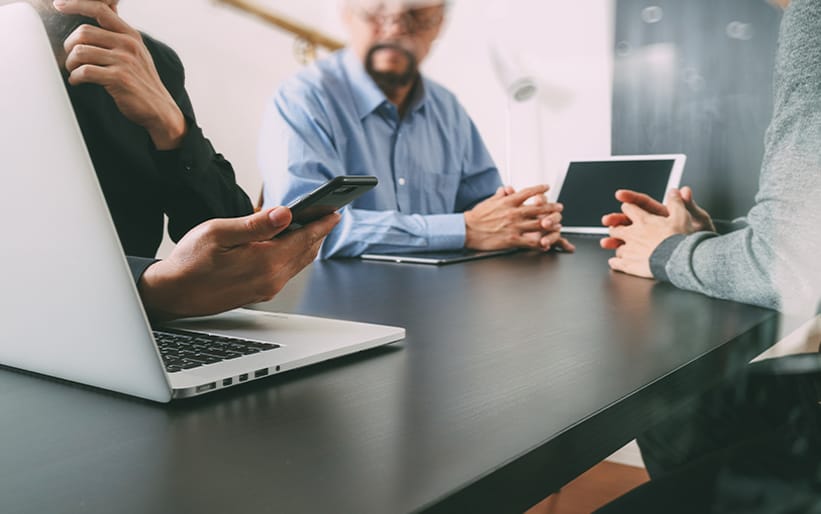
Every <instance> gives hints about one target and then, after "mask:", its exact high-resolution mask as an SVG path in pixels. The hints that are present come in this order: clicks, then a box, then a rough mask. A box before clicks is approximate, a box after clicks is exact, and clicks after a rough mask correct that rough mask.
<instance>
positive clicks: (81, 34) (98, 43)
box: [63, 25, 127, 54]
mask: <svg viewBox="0 0 821 514" xmlns="http://www.w3.org/2000/svg"><path fill="white" fill-rule="evenodd" d="M126 38H127V36H123V35H122V34H117V33H115V32H111V31H109V30H104V29H101V28H100V27H95V26H94V25H80V26H79V27H77V28H76V29H75V30H74V32H72V33H71V34H69V36H68V37H67V38H66V40H65V42H63V48H64V49H65V51H66V53H67V54H69V53H71V52H72V51H73V50H74V48H75V47H77V46H78V45H86V46H95V47H98V48H105V49H108V50H112V49H114V48H118V47H119V46H121V45H122V44H123V41H124V40H125V39H126Z"/></svg>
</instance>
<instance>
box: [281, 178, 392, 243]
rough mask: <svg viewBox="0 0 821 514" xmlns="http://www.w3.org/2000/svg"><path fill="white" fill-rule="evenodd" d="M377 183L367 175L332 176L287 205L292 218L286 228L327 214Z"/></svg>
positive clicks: (293, 227)
mask: <svg viewBox="0 0 821 514" xmlns="http://www.w3.org/2000/svg"><path fill="white" fill-rule="evenodd" d="M378 183H379V180H377V178H376V177H372V176H369V175H364V176H355V175H343V176H341V177H334V178H333V179H331V180H329V181H327V182H325V183H324V184H322V185H321V186H319V187H318V188H316V189H314V190H313V191H311V192H310V193H308V194H306V195H302V196H300V197H299V198H297V199H296V200H294V201H293V202H291V203H290V204H289V205H288V208H289V209H291V215H292V216H293V220H292V221H291V224H290V225H289V226H288V228H287V229H286V230H294V229H297V228H299V227H301V226H303V225H307V224H308V223H310V222H312V221H315V220H318V219H319V218H321V217H323V216H327V215H328V214H331V213H332V212H334V211H336V210H338V209H340V208H342V207H344V206H345V205H347V204H349V203H351V202H352V201H354V200H355V199H356V198H358V197H360V196H361V195H363V194H364V193H367V192H368V191H370V190H371V189H373V188H374V187H376V185H377V184H378Z"/></svg>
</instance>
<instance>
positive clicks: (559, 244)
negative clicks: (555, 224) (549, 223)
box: [552, 237, 576, 253]
mask: <svg viewBox="0 0 821 514" xmlns="http://www.w3.org/2000/svg"><path fill="white" fill-rule="evenodd" d="M552 246H553V247H556V248H559V249H560V250H562V251H563V252H568V253H573V252H575V251H576V246H575V245H574V244H573V243H571V242H570V241H568V240H567V239H565V238H563V237H560V238H559V240H558V241H556V243H555V244H554V245H552Z"/></svg>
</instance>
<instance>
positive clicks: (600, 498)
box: [526, 461, 650, 514]
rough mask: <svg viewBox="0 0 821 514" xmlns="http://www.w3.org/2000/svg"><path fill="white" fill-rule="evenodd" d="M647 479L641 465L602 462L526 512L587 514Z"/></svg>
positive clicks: (529, 513)
mask: <svg viewBox="0 0 821 514" xmlns="http://www.w3.org/2000/svg"><path fill="white" fill-rule="evenodd" d="M649 479H650V478H649V477H648V476H647V472H646V471H645V470H644V468H637V467H633V466H625V465H624V464H616V463H614V462H607V461H605V462H602V463H600V464H598V465H596V466H594V467H593V468H591V469H590V470H589V471H588V472H587V473H585V474H583V475H582V476H580V477H579V478H577V479H576V480H574V481H572V482H570V483H569V484H567V485H566V486H565V487H563V488H562V490H561V491H559V492H558V493H557V494H554V495H552V496H549V497H548V498H545V499H544V501H542V502H540V503H539V504H538V505H536V506H534V507H533V508H531V509H530V510H528V511H527V512H526V514H589V513H590V512H592V511H594V510H596V509H598V508H599V507H601V506H603V505H605V504H607V503H608V502H610V501H611V500H614V499H616V498H618V497H619V496H621V495H622V494H624V493H626V492H627V491H630V490H631V489H633V488H635V487H637V486H639V485H641V484H643V483H644V482H647V481H648V480H649Z"/></svg>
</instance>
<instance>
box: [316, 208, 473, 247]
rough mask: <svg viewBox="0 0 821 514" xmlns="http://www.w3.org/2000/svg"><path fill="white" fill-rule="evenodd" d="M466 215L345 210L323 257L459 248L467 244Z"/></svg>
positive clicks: (329, 238) (328, 241)
mask: <svg viewBox="0 0 821 514" xmlns="http://www.w3.org/2000/svg"><path fill="white" fill-rule="evenodd" d="M464 243H465V221H464V216H463V215H462V214H440V215H419V214H411V215H408V214H401V213H398V212H395V211H368V210H363V209H351V208H348V209H345V210H344V211H343V214H342V221H341V222H340V223H339V225H338V226H337V227H336V228H335V229H334V231H333V232H331V234H330V235H329V236H328V238H327V239H326V240H325V242H324V243H323V245H322V249H321V251H320V256H321V258H323V259H327V258H330V257H357V256H359V255H362V254H363V253H369V252H411V251H439V250H455V249H459V248H462V247H464Z"/></svg>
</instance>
